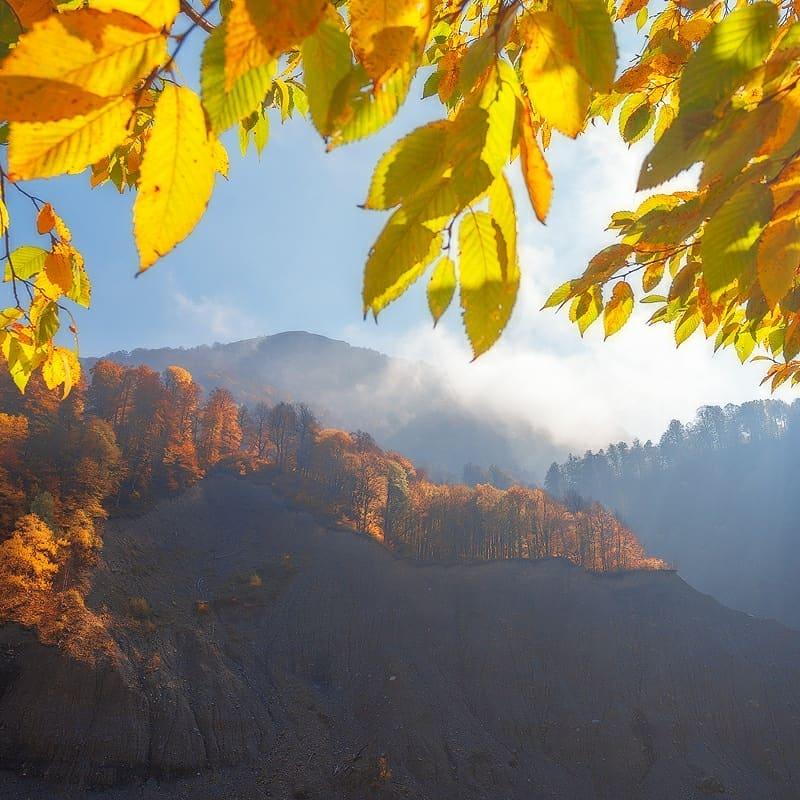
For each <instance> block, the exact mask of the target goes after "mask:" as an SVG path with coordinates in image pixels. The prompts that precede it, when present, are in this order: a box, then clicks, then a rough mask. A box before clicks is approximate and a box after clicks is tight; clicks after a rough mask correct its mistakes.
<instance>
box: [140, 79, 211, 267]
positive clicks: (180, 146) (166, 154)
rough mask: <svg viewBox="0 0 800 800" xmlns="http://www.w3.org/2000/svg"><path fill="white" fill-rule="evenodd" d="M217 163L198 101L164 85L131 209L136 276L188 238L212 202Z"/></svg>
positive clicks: (184, 91)
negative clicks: (137, 256) (138, 269)
mask: <svg viewBox="0 0 800 800" xmlns="http://www.w3.org/2000/svg"><path fill="white" fill-rule="evenodd" d="M216 163H217V162H216V161H215V156H214V149H213V146H212V142H211V140H210V139H209V135H208V132H207V130H206V122H205V116H204V114H203V107H202V105H201V104H200V98H199V97H198V96H197V95H196V94H195V93H194V92H192V91H191V90H190V89H187V88H185V87H179V86H173V85H172V84H166V85H165V86H164V90H163V92H162V93H161V96H160V97H159V99H158V102H157V103H156V107H155V111H154V124H153V130H152V133H151V134H150V138H149V139H148V141H147V145H146V147H145V151H144V157H143V159H142V167H141V177H140V179H139V192H138V195H137V197H136V202H135V203H134V206H133V229H134V234H135V236H136V245H137V247H138V248H139V257H140V262H139V263H140V271H143V270H146V269H147V268H148V267H150V266H152V265H153V264H154V263H155V262H156V261H157V260H158V259H159V258H160V257H161V256H163V255H165V254H166V253H168V252H169V251H170V250H172V248H173V247H175V245H176V244H178V243H179V242H181V241H183V240H184V239H185V238H186V237H187V236H188V235H189V233H191V231H192V230H193V228H194V227H195V225H196V224H197V222H198V221H199V219H200V217H201V216H202V215H203V212H204V211H205V209H206V206H207V205H208V200H209V198H210V197H211V190H212V188H213V186H214V173H215V166H216Z"/></svg>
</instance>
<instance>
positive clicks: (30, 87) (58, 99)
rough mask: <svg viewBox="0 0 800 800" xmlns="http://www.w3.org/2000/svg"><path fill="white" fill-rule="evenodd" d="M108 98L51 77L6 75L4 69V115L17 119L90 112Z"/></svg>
mask: <svg viewBox="0 0 800 800" xmlns="http://www.w3.org/2000/svg"><path fill="white" fill-rule="evenodd" d="M106 103H108V98H106V97H100V96H98V95H96V94H92V93H91V92H87V91H85V90H84V89H81V88H80V86H73V85H72V84H69V83H62V82H60V81H57V80H50V79H49V78H31V77H28V76H26V75H7V76H6V75H3V74H2V72H0V115H1V116H2V117H3V118H4V119H7V120H15V121H17V122H50V121H52V120H59V119H64V118H66V117H70V116H75V115H76V114H90V113H91V112H92V111H95V110H97V109H98V108H102V107H103V106H104V105H106Z"/></svg>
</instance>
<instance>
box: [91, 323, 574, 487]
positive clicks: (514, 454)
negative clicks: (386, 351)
mask: <svg viewBox="0 0 800 800" xmlns="http://www.w3.org/2000/svg"><path fill="white" fill-rule="evenodd" d="M108 358H109V359H110V360H112V361H116V362H117V363H119V364H123V365H124V366H130V367H136V366H143V365H144V366H148V367H151V368H152V369H155V370H157V371H158V372H163V371H164V370H165V369H167V367H170V366H172V365H178V366H181V367H183V368H184V369H186V370H188V371H189V372H191V373H192V375H193V376H194V379H195V380H196V381H197V383H198V384H200V386H201V387H203V389H204V390H206V391H211V390H213V389H214V388H215V387H217V386H222V387H225V388H226V389H228V390H230V391H231V393H232V394H233V395H234V397H235V398H236V399H237V401H239V402H241V403H247V404H249V405H255V404H256V403H258V402H259V401H262V400H267V401H268V402H270V403H277V402H279V401H281V400H283V401H286V402H298V401H302V402H305V403H307V404H308V405H309V406H310V407H311V408H312V409H313V410H314V413H315V414H316V415H317V416H318V417H319V419H320V420H321V421H322V423H323V424H324V425H326V426H333V427H336V428H344V429H346V430H356V429H362V430H368V431H369V432H370V433H371V434H372V435H373V436H374V437H375V439H376V440H377V441H378V442H379V443H380V444H381V446H383V447H387V448H389V449H390V450H397V451H398V452H401V453H403V455H405V456H407V457H408V458H410V459H412V460H413V461H414V462H415V463H416V464H418V465H423V466H425V467H427V468H429V469H431V471H432V473H433V474H434V476H435V477H437V478H439V479H443V478H446V479H448V480H453V479H456V480H457V479H460V477H461V472H462V469H463V466H464V464H466V463H468V462H476V463H478V464H481V465H483V466H489V465H490V464H499V465H500V466H501V467H503V468H504V469H507V470H511V471H513V472H514V474H516V475H519V476H520V477H522V478H527V479H531V480H532V479H536V480H539V481H540V480H541V478H542V477H543V476H544V473H545V470H546V469H547V467H548V465H549V464H550V462H551V461H552V460H553V459H556V458H557V459H561V458H564V457H566V455H567V449H566V448H565V447H563V446H560V445H558V444H557V443H556V442H554V441H553V440H552V438H551V436H550V435H549V434H548V433H547V432H546V431H545V430H544V429H541V428H537V427H536V426H535V425H534V424H532V423H531V422H530V421H529V420H525V419H521V418H519V417H516V416H514V415H512V414H505V415H503V416H502V418H501V417H499V416H498V415H497V413H496V412H495V413H489V410H488V409H487V408H486V407H484V406H482V405H481V404H480V403H478V402H475V399H474V398H473V400H471V401H467V400H465V398H464V397H462V396H461V395H460V394H459V392H458V391H457V389H456V387H454V386H452V385H451V384H450V382H449V381H448V378H447V376H446V375H444V374H442V373H441V372H440V371H437V370H436V369H434V368H433V367H431V366H429V365H427V364H424V363H419V362H413V361H407V360H405V359H401V358H392V357H389V356H386V355H383V354H382V353H378V352H376V351H375V350H369V349H367V348H364V347H353V346H351V345H349V344H347V343H346V342H342V341H336V340H333V339H328V338H327V337H325V336H318V335H316V334H311V333H306V332H304V331H289V332H285V333H279V334H275V335H273V336H262V337H259V338H257V339H247V340H244V341H239V342H230V343H227V344H215V345H213V346H200V347H191V348H186V349H184V348H178V347H164V348H160V349H154V350H147V349H137V350H133V351H131V352H117V353H111V354H110V355H109V356H108ZM93 363H94V361H93V360H92V359H88V360H87V361H86V362H85V364H86V366H91V365H92V364H93Z"/></svg>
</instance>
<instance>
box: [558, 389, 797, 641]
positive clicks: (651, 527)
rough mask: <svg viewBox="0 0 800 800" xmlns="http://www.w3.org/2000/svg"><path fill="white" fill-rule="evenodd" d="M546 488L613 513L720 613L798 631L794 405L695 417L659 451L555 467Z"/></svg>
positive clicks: (588, 457) (675, 426)
mask: <svg viewBox="0 0 800 800" xmlns="http://www.w3.org/2000/svg"><path fill="white" fill-rule="evenodd" d="M545 486H546V488H547V489H548V490H549V491H550V492H551V493H552V494H553V495H554V496H556V497H561V498H564V497H569V496H570V494H572V493H578V494H580V495H583V496H585V497H590V498H593V499H595V500H597V501H599V502H601V503H603V504H604V505H606V506H607V507H608V508H611V509H614V510H615V511H616V512H617V513H618V514H619V515H620V516H621V518H622V519H623V520H624V521H625V522H626V524H628V525H630V526H631V527H632V528H633V530H635V531H636V533H637V535H639V536H640V537H641V539H642V541H643V543H644V545H645V546H646V547H647V549H648V550H649V551H650V552H652V553H654V554H656V555H658V556H660V557H662V558H665V559H666V560H668V561H669V562H670V563H673V564H674V565H675V566H676V567H677V568H678V569H679V570H680V572H681V574H682V575H683V576H684V577H685V578H686V579H687V580H688V581H689V582H690V583H692V585H693V586H695V587H697V588H698V589H700V590H701V591H706V592H709V593H711V594H713V595H714V596H715V597H716V598H718V599H719V600H721V601H722V602H723V603H725V604H726V605H730V606H733V607H734V608H739V609H742V610H745V611H749V612H751V613H754V614H758V615H760V616H767V617H775V618H777V619H780V620H782V621H783V622H786V623H788V624H791V625H793V626H795V627H797V626H800V582H799V581H798V579H797V576H798V575H799V574H800V548H798V530H799V529H800V523H798V520H800V401H795V402H794V403H793V404H792V405H787V404H786V403H782V402H779V401H767V402H752V403H745V404H743V405H741V406H735V405H728V406H725V408H719V407H716V406H714V407H707V408H702V409H700V411H699V412H698V414H697V417H696V419H695V420H694V421H692V422H690V423H689V424H686V425H684V424H682V423H680V422H678V421H677V420H676V421H673V422H672V423H671V424H670V426H669V428H668V430H667V431H666V432H665V433H664V435H663V436H662V437H661V439H660V441H659V442H658V443H653V442H646V443H645V444H641V443H640V442H634V443H633V444H632V445H627V444H625V443H624V442H620V443H619V444H612V445H610V446H609V447H608V448H607V449H605V450H601V451H600V452H598V453H592V452H588V453H586V454H585V455H584V456H583V457H581V458H576V457H574V456H573V457H570V459H569V460H568V461H567V462H565V463H564V464H561V465H557V464H554V465H553V466H552V467H551V468H550V471H549V472H548V475H547V480H546V483H545Z"/></svg>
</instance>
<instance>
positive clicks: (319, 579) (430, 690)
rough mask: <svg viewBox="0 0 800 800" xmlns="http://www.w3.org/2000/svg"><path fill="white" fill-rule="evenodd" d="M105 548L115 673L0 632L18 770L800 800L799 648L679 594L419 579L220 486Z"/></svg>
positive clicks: (343, 793) (274, 791)
mask: <svg viewBox="0 0 800 800" xmlns="http://www.w3.org/2000/svg"><path fill="white" fill-rule="evenodd" d="M105 535H106V549H105V553H104V558H105V563H104V565H103V566H102V567H101V569H100V570H99V571H98V576H97V579H96V586H95V589H94V592H93V594H92V597H91V604H92V605H93V606H94V607H95V608H98V609H99V608H101V607H102V606H107V607H108V609H109V610H110V611H111V612H112V613H113V616H114V619H115V620H117V623H116V625H115V627H114V636H115V638H116V640H117V641H118V643H119V646H120V652H121V653H122V656H121V657H120V658H119V660H118V663H113V664H112V663H98V664H96V665H94V666H90V665H86V664H80V663H76V662H70V661H68V660H67V659H66V658H65V657H64V656H62V655H60V653H59V652H58V651H57V650H55V649H48V648H43V647H41V646H40V645H38V644H37V643H36V642H35V641H34V640H33V638H32V637H31V636H30V635H28V634H25V633H23V632H20V631H19V630H18V629H14V628H6V629H0V765H1V766H3V767H5V768H6V769H11V768H13V769H15V770H18V771H19V770H22V771H24V772H28V773H39V774H41V773H42V772H44V773H45V774H47V775H48V776H49V779H50V780H51V781H61V780H63V779H64V778H69V779H71V780H73V781H74V780H83V781H89V782H92V783H94V784H105V785H111V784H119V783H123V784H127V785H123V786H121V787H119V788H113V789H105V790H102V791H100V792H98V793H93V794H92V797H96V798H109V799H110V798H114V799H115V800H128V799H129V798H130V799H131V800H132V798H141V800H150V799H153V800H155V798H167V797H170V798H192V800H205V798H209V799H210V798H215V800H216V798H219V800H222V798H226V800H227V799H228V798H247V799H248V800H251V799H253V800H256V799H259V798H268V797H269V798H320V799H322V798H325V800H328V798H348V800H350V799H351V798H353V799H357V798H361V797H364V798H366V797H370V798H431V800H433V799H434V798H435V800H449V799H450V798H453V800H455V798H459V800H462V799H464V800H471V799H472V798H475V800H477V799H478V798H481V800H516V799H517V798H518V799H519V800H523V799H524V800H538V799H539V798H561V799H562V800H572V799H573V798H574V799H575V800H593V798H597V799H598V800H600V799H601V798H603V799H604V800H628V798H631V799H632V800H634V799H637V798H642V799H644V798H647V800H678V798H680V800H688V799H690V798H701V797H708V796H715V797H719V798H742V800H745V798H746V800H761V799H762V798H763V800H783V799H784V798H785V799H786V800H789V798H793V799H796V798H797V797H798V796H800V634H798V633H795V632H792V631H789V630H788V629H785V628H783V627H781V626H779V625H777V624H775V623H771V622H765V621H762V620H756V619H753V618H750V617H748V616H746V615H744V614H741V613H738V612H733V611H730V610H728V609H726V608H724V607H722V606H720V605H719V604H718V603H716V602H715V601H714V600H712V599H711V598H709V597H707V596H705V595H701V594H699V593H698V592H696V591H694V590H693V589H691V588H690V587H689V586H688V585H686V584H685V583H684V582H683V581H682V580H681V579H680V578H679V577H678V576H677V575H674V574H670V573H647V574H630V575H625V576H618V577H599V576H593V575H589V574H586V573H584V572H583V571H581V570H580V569H577V568H575V567H572V566H570V565H568V564H566V563H562V562H560V561H549V562H541V563H522V562H505V563H488V564H482V565H476V566H457V567H441V566H420V565H418V564H413V563H409V562H405V561H401V560H398V559H395V558H393V557H392V556H391V555H390V554H389V553H387V552H386V551H385V550H383V549H382V548H381V547H380V546H379V545H377V544H375V543H373V542H371V541H368V540H365V539H363V538H359V537H357V536H355V535H353V534H350V533H347V532H341V531H326V530H323V529H321V528H320V527H318V526H317V525H315V524H314V523H313V521H312V520H311V519H310V518H309V517H308V516H306V515H303V514H297V513H294V512H291V511H287V510H286V509H284V508H283V507H282V504H281V501H279V500H276V499H275V498H274V497H273V496H272V495H271V494H270V493H269V491H268V490H267V489H266V488H265V487H259V486H255V485H253V484H251V483H248V482H246V481H245V480H237V479H235V478H230V477H223V476H218V477H214V478H211V479H207V480H206V481H204V482H203V483H201V484H200V485H199V486H197V487H195V489H194V490H192V491H191V492H190V493H188V494H186V495H184V496H183V497H181V498H180V499H178V500H176V501H173V502H168V503H164V504H162V505H160V506H159V507H157V508H156V509H155V510H154V511H152V512H151V513H149V514H148V515H147V516H145V517H143V518H140V519H137V520H123V521H116V522H114V523H111V524H109V525H108V527H107V530H106V534H105ZM287 556H288V558H287ZM251 576H258V577H257V578H255V577H253V578H252V580H251ZM259 582H260V585H257V584H259ZM251 583H252V584H254V585H251ZM131 598H144V599H145V600H146V601H147V604H148V605H149V607H150V608H151V610H152V614H151V615H150V616H148V615H147V610H146V608H143V607H142V603H141V601H140V600H136V601H134V602H133V604H132V605H131V601H130V599H131ZM197 601H202V602H205V603H208V612H207V613H197V611H196V609H195V603H196V602H197ZM202 608H205V607H202ZM132 613H134V614H138V615H139V617H141V619H136V618H135V616H132ZM181 776H183V777H181ZM168 779H169V780H168ZM714 792H716V794H713V793H714ZM0 796H2V797H3V798H9V799H10V800H14V799H15V798H31V800H44V798H56V797H58V798H63V797H70V796H75V797H82V796H84V795H83V793H82V792H80V791H75V792H74V794H71V792H70V791H68V790H66V789H64V788H63V787H59V788H54V786H53V785H52V784H50V785H48V784H44V783H40V782H38V781H34V780H32V779H23V778H19V777H18V776H16V775H13V774H12V773H11V772H6V773H3V774H0Z"/></svg>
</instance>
